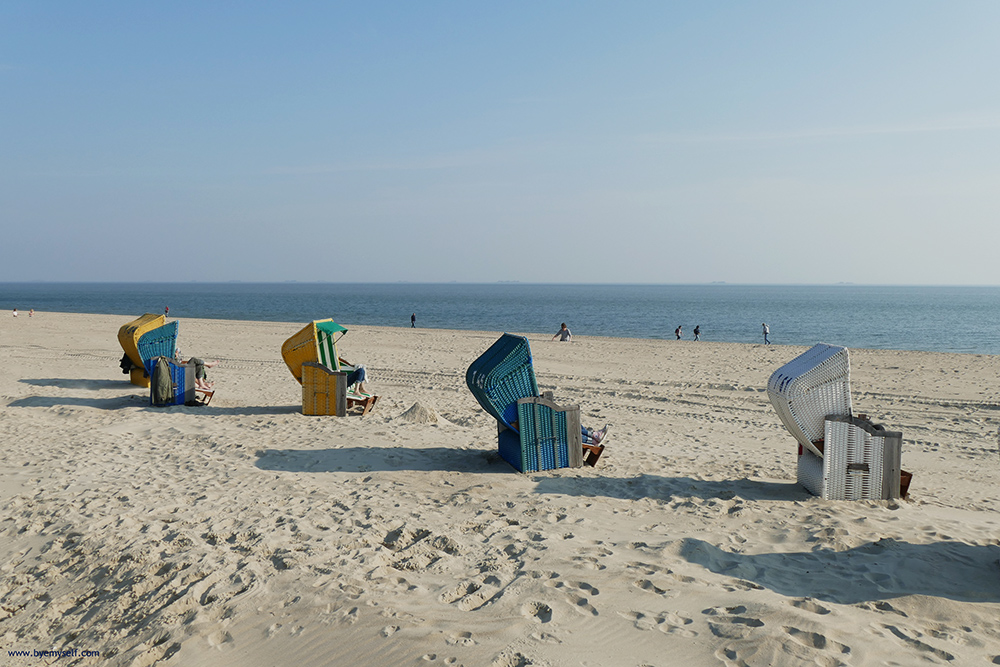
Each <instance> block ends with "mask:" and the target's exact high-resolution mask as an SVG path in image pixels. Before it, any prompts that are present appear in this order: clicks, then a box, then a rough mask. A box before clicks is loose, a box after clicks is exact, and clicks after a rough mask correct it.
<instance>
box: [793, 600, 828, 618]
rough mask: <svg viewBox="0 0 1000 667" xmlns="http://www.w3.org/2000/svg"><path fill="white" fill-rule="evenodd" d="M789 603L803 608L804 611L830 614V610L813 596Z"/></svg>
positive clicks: (797, 607)
mask: <svg viewBox="0 0 1000 667" xmlns="http://www.w3.org/2000/svg"><path fill="white" fill-rule="evenodd" d="M788 604H790V605H792V606H793V607H795V608H796V609H801V610H803V611H811V612H812V613H814V614H821V615H824V614H829V613H830V610H829V609H827V608H826V607H824V606H823V605H821V604H819V603H818V602H816V601H815V600H813V599H812V598H802V599H801V600H792V601H791V602H789V603H788Z"/></svg>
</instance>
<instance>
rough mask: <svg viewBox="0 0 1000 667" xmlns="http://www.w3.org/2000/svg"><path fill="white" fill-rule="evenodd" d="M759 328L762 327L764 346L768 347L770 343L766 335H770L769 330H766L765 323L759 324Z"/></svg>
mask: <svg viewBox="0 0 1000 667" xmlns="http://www.w3.org/2000/svg"><path fill="white" fill-rule="evenodd" d="M760 326H762V327H764V345H770V344H771V341H769V340H768V339H767V334H769V333H771V330H770V329H768V328H767V324H766V323H761V325H760Z"/></svg>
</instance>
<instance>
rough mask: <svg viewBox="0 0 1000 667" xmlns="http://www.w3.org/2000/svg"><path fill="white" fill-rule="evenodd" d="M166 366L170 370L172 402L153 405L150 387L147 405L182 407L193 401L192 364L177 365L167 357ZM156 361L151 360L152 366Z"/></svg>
mask: <svg viewBox="0 0 1000 667" xmlns="http://www.w3.org/2000/svg"><path fill="white" fill-rule="evenodd" d="M166 359H167V366H168V367H169V368H170V381H171V383H173V385H174V398H173V401H170V402H168V403H153V391H152V387H150V392H149V404H150V405H153V406H156V407H161V408H162V407H166V406H170V405H184V404H185V403H187V402H189V401H193V400H194V364H178V363H177V362H176V361H174V360H173V359H172V358H170V357H167V358H166ZM155 365H156V359H154V360H153V366H155Z"/></svg>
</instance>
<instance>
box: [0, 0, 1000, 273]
mask: <svg viewBox="0 0 1000 667" xmlns="http://www.w3.org/2000/svg"><path fill="white" fill-rule="evenodd" d="M998 34H1000V2H992V1H990V2H944V1H941V2H922V1H919V0H918V1H905V2H876V3H872V2H826V3H818V2H761V3H756V2H755V3H749V2H693V1H692V2H684V3H680V2H665V1H656V2H632V3H630V2H625V3H621V2H604V3H592V2H582V1H573V2H541V3H535V2H464V1H463V2H458V1H456V2H399V3H377V2H376V3H368V2H350V3H348V2H344V3H325V2H315V3H313V2H310V3H298V2H289V3H270V4H263V5H262V4H259V3H242V2H241V3H236V2H232V3H227V2H210V3H204V2H164V3H149V2H101V1H99V0H98V1H95V2H68V1H67V2H37V1H34V0H31V1H20V0H10V1H8V2H4V3H3V4H0V230H2V239H3V240H2V243H0V248H2V257H3V260H2V262H0V281H17V280H70V281H91V280H96V281H107V280H111V281H117V280H124V281H136V280H154V281H170V280H181V281H184V280H198V281H226V280H244V281H283V280H301V281H312V280H334V281H377V282H382V281H390V282H391V281H397V280H408V281H431V282H434V281H452V280H454V281H460V282H492V281H496V280H521V281H525V282H653V283H687V282H711V281H727V282H742V283H814V282H815V283H834V282H840V281H849V282H855V283H894V284H895V283H898V284H1000V272H998V269H997V266H998V261H997V257H998V254H1000V224H998V222H1000V83H998V82H1000V71H998V69H1000V38H998Z"/></svg>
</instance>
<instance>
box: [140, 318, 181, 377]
mask: <svg viewBox="0 0 1000 667" xmlns="http://www.w3.org/2000/svg"><path fill="white" fill-rule="evenodd" d="M177 325H178V323H177V321H176V320H174V321H173V322H170V323H169V324H164V325H163V326H162V327H157V328H155V329H153V330H151V331H147V332H146V333H144V334H142V336H140V337H139V342H138V344H137V345H136V347H137V348H138V350H139V357H140V358H141V359H142V365H143V367H145V369H146V373H147V374H148V375H149V376H150V377H152V376H153V365H154V364H155V363H156V358H157V357H167V358H169V359H173V358H174V355H175V354H176V353H177Z"/></svg>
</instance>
